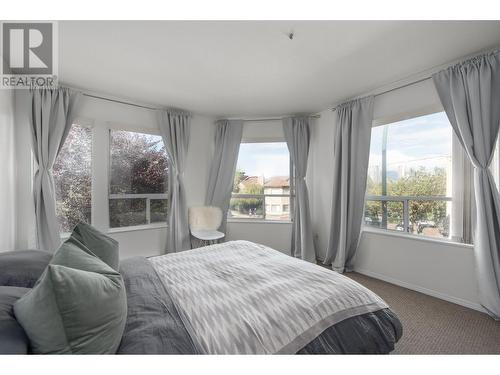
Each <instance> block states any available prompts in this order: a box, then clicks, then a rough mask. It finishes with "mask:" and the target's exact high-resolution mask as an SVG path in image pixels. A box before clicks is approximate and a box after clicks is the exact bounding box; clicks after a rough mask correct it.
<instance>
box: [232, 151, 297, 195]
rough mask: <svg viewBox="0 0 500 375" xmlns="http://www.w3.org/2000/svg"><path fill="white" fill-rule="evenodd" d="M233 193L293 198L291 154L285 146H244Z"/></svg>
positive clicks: (235, 176) (237, 166) (238, 163)
mask: <svg viewBox="0 0 500 375" xmlns="http://www.w3.org/2000/svg"><path fill="white" fill-rule="evenodd" d="M233 193H240V194H262V193H265V194H290V154H289V153H288V147H287V145H286V143H285V142H269V143H242V144H241V145H240V153H239V155H238V162H237V165H236V173H235V175H234V186H233Z"/></svg>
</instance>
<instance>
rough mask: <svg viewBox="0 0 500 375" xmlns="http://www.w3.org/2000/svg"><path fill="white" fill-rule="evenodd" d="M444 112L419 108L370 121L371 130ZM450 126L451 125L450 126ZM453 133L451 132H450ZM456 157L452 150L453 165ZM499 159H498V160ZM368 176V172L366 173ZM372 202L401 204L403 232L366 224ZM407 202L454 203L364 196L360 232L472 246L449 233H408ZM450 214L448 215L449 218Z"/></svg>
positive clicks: (438, 108) (438, 107) (445, 198)
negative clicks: (445, 234) (432, 234)
mask: <svg viewBox="0 0 500 375" xmlns="http://www.w3.org/2000/svg"><path fill="white" fill-rule="evenodd" d="M440 112H444V108H443V106H442V105H441V104H439V105H432V106H428V107H425V108H420V109H417V110H413V111H407V112H402V113H399V114H396V115H391V116H387V117H383V118H377V119H373V121H372V128H375V127H379V126H384V125H388V124H392V123H395V122H400V121H405V120H411V119H414V118H418V117H423V116H428V115H433V114H436V113H440ZM450 126H451V124H450ZM452 132H453V130H452ZM370 147H371V140H370ZM456 157H457V156H456V155H455V154H454V152H453V148H452V154H451V160H452V163H453V160H454V159H455V158H456ZM499 159H500V158H499ZM367 174H368V171H367ZM369 201H372V202H382V201H385V202H401V203H402V204H403V215H402V216H403V218H402V219H403V225H404V230H402V231H399V230H392V229H387V228H376V227H372V226H369V225H367V224H366V222H365V220H364V217H365V207H366V203H367V202H369ZM409 201H444V202H452V204H453V202H454V198H453V196H446V195H443V196H439V195H436V196H388V195H385V196H384V195H368V194H365V201H364V204H363V222H362V230H363V231H367V232H376V233H383V234H388V235H398V236H402V237H405V236H406V237H411V238H415V239H422V240H426V241H438V242H446V243H453V244H462V245H466V246H473V245H471V244H467V243H464V242H458V241H455V240H453V239H452V238H451V233H450V237H449V238H446V237H442V238H440V237H431V236H425V235H418V234H414V233H411V232H409V208H408V203H409ZM451 215H452V213H450V216H451Z"/></svg>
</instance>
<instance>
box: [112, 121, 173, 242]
mask: <svg viewBox="0 0 500 375" xmlns="http://www.w3.org/2000/svg"><path fill="white" fill-rule="evenodd" d="M112 131H123V132H129V133H138V134H147V135H155V136H161V134H160V132H159V131H155V129H145V128H140V127H130V126H124V125H120V124H111V123H108V126H107V127H106V134H107V142H106V143H107V152H106V153H107V160H106V169H107V171H106V172H107V179H106V184H107V189H106V192H107V194H106V200H107V204H106V213H107V215H106V216H107V232H108V233H119V232H128V231H135V230H143V229H154V228H166V227H167V226H168V222H167V221H166V222H165V223H163V222H156V223H151V200H152V199H153V200H154V199H166V200H167V207H169V198H170V197H169V192H168V184H167V191H166V192H165V193H151V194H128V193H127V194H111V191H110V188H111V132H112ZM169 173H170V168H169V169H168V171H167V177H168V178H169V177H170V176H169ZM134 198H138V199H144V198H145V199H146V221H147V222H146V224H139V225H129V226H124V227H111V217H110V213H109V204H110V202H111V200H112V199H134ZM167 220H168V211H167Z"/></svg>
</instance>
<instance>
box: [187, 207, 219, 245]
mask: <svg viewBox="0 0 500 375" xmlns="http://www.w3.org/2000/svg"><path fill="white" fill-rule="evenodd" d="M221 223H222V210H221V209H220V208H219V207H212V206H201V207H190V208H189V230H190V231H191V235H192V236H193V237H194V238H196V239H198V240H199V241H200V242H201V246H208V245H212V244H214V243H217V241H218V240H220V239H221V238H224V236H225V234H224V233H222V232H219V231H218V230H217V229H219V227H220V225H221Z"/></svg>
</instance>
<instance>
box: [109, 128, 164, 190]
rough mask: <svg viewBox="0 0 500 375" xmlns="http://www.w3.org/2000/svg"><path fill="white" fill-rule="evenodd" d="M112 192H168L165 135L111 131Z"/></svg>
mask: <svg viewBox="0 0 500 375" xmlns="http://www.w3.org/2000/svg"><path fill="white" fill-rule="evenodd" d="M110 148H111V170H110V193H111V194H120V193H122V194H123V193H126V194H153V193H160V194H161V193H165V192H166V191H167V170H168V165H167V158H166V156H165V147H164V146H163V142H162V141H161V138H160V137H158V136H150V135H147V134H140V133H132V132H126V131H115V132H113V133H112V134H111V147H110Z"/></svg>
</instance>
